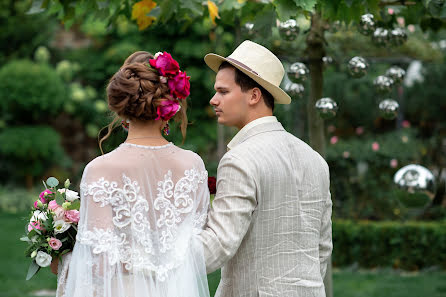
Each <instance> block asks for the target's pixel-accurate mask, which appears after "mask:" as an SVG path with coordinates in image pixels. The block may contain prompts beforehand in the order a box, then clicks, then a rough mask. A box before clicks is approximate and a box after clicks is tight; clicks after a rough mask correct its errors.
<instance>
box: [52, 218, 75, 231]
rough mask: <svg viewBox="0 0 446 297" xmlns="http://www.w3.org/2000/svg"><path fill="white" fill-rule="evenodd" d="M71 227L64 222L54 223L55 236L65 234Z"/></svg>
mask: <svg viewBox="0 0 446 297" xmlns="http://www.w3.org/2000/svg"><path fill="white" fill-rule="evenodd" d="M70 227H71V225H70V224H69V223H67V222H65V221H64V220H57V221H55V222H54V234H58V233H64V232H65V231H67V230H68V229H69V228H70Z"/></svg>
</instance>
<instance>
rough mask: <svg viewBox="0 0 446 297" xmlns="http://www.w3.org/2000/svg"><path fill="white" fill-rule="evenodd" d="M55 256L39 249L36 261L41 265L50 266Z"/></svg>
mask: <svg viewBox="0 0 446 297" xmlns="http://www.w3.org/2000/svg"><path fill="white" fill-rule="evenodd" d="M52 260H53V258H52V257H51V256H50V255H48V254H47V253H45V252H42V251H38V252H37V256H36V263H37V265H39V266H40V267H48V266H50V264H51V261H52Z"/></svg>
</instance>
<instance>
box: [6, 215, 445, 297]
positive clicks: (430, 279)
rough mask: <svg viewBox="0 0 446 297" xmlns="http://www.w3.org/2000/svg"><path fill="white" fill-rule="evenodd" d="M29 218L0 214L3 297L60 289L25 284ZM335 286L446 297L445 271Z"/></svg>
mask: <svg viewBox="0 0 446 297" xmlns="http://www.w3.org/2000/svg"><path fill="white" fill-rule="evenodd" d="M25 217H26V213H22V212H20V213H18V214H11V213H6V212H0V226H1V229H0V238H2V243H1V245H0V263H1V266H0V297H31V296H32V295H31V292H34V291H37V290H42V289H53V290H54V289H55V288H56V277H55V276H54V275H52V274H51V273H50V272H49V271H48V269H44V270H43V271H40V272H39V273H38V275H36V276H35V277H34V278H32V279H31V280H30V281H25V276H26V272H27V269H28V265H29V262H28V260H27V259H26V258H25V257H24V254H23V251H24V249H25V246H26V244H25V243H23V242H21V241H19V238H20V237H21V236H22V234H23V232H24V225H25V220H24V218H25ZM22 218H23V220H22ZM219 279H220V272H219V271H217V272H215V273H213V274H210V275H209V276H208V280H209V287H210V291H211V296H213V295H214V294H215V290H216V288H217V285H218V282H219ZM333 283H334V296H336V297H424V296H429V297H446V272H445V271H423V272H404V271H395V270H392V269H380V270H375V271H371V270H367V271H362V270H352V269H341V270H339V269H335V270H334V272H333Z"/></svg>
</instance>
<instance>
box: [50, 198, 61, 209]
mask: <svg viewBox="0 0 446 297" xmlns="http://www.w3.org/2000/svg"><path fill="white" fill-rule="evenodd" d="M58 207H60V205H59V204H57V202H56V200H51V201H50V203H48V208H49V209H51V210H55V209H56V208H58Z"/></svg>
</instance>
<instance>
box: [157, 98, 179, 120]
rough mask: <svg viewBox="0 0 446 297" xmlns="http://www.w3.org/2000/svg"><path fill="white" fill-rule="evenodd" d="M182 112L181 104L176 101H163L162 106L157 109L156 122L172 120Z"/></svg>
mask: <svg viewBox="0 0 446 297" xmlns="http://www.w3.org/2000/svg"><path fill="white" fill-rule="evenodd" d="M178 110H180V104H179V103H178V102H177V101H175V100H164V101H161V105H159V106H158V107H157V108H156V114H157V115H158V116H157V118H156V119H155V120H160V119H161V120H163V121H168V120H170V119H171V118H172V117H173V116H174V115H175V114H176V113H177V112H178Z"/></svg>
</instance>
